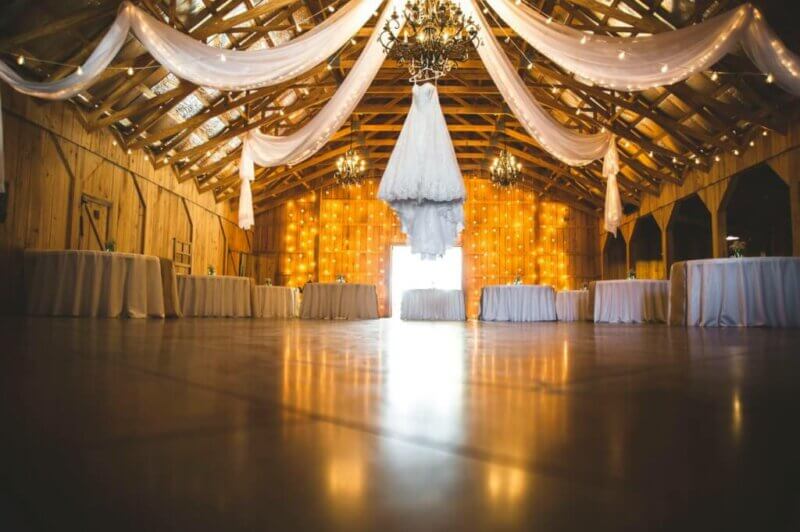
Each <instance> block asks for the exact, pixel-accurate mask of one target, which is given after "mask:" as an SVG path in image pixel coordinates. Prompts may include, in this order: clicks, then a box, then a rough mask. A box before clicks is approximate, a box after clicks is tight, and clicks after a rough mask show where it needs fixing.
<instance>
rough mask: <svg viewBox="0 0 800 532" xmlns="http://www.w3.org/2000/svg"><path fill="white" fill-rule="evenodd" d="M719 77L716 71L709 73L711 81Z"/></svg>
mask: <svg viewBox="0 0 800 532" xmlns="http://www.w3.org/2000/svg"><path fill="white" fill-rule="evenodd" d="M718 79H719V74H717V73H716V72H712V73H711V81H717V80H718Z"/></svg>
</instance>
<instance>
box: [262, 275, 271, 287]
mask: <svg viewBox="0 0 800 532" xmlns="http://www.w3.org/2000/svg"><path fill="white" fill-rule="evenodd" d="M264 284H265V285H267V286H272V279H271V278H269V277H267V278H266V279H265V280H264Z"/></svg>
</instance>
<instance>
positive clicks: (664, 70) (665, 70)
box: [661, 65, 669, 74]
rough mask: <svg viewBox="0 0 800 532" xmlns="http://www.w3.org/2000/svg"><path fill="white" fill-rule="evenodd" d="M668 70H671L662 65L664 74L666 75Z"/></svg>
mask: <svg viewBox="0 0 800 532" xmlns="http://www.w3.org/2000/svg"><path fill="white" fill-rule="evenodd" d="M667 70H669V67H668V66H667V65H662V66H661V72H662V73H663V74H666V73H667Z"/></svg>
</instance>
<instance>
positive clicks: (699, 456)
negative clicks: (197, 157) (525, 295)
mask: <svg viewBox="0 0 800 532" xmlns="http://www.w3.org/2000/svg"><path fill="white" fill-rule="evenodd" d="M0 335H4V336H3V339H4V340H5V342H4V344H3V345H7V346H9V350H8V353H11V356H8V354H6V353H4V354H3V356H1V357H0V379H1V380H0V387H1V388H0V389H3V390H4V391H5V395H4V397H5V400H4V401H3V402H0V416H2V417H0V420H2V421H5V426H14V427H20V428H19V429H17V430H11V431H7V434H6V436H5V437H4V438H3V439H0V445H2V446H3V450H4V452H5V456H13V457H15V460H6V461H5V462H3V463H2V464H0V476H2V478H4V479H10V481H9V482H8V483H7V485H9V486H12V487H13V489H14V490H16V495H15V497H17V499H19V500H28V499H29V498H31V499H30V500H36V501H40V500H44V501H46V502H47V504H48V505H49V506H50V507H51V508H52V507H57V508H59V509H60V511H62V512H67V513H69V514H70V515H71V516H72V517H71V519H70V520H66V521H65V520H64V519H61V518H59V519H57V520H56V516H58V515H61V514H59V513H58V512H51V513H52V516H53V519H54V521H52V523H51V522H49V521H48V522H47V524H52V525H53V526H48V527H44V529H52V528H53V527H55V526H56V525H63V523H66V522H71V523H72V522H76V521H75V520H77V522H79V523H80V522H87V523H93V524H95V525H97V524H103V525H111V524H114V525H119V524H120V523H119V521H118V520H117V519H118V518H121V517H120V516H124V518H125V519H127V521H125V522H126V523H128V524H130V525H131V526H133V525H134V524H137V525H139V526H138V527H137V529H138V530H142V529H158V528H159V527H154V526H152V525H153V523H154V522H158V520H159V519H162V518H166V517H165V516H169V517H168V519H169V520H170V522H172V523H173V525H174V526H177V528H178V529H182V530H204V529H207V530H220V529H226V530H238V529H242V530H247V529H276V530H300V529H311V530H322V529H336V530H348V531H349V530H378V529H381V530H382V529H386V530H411V529H414V530H417V529H419V530H453V529H457V530H496V529H520V530H531V529H537V528H538V529H543V530H551V529H565V530H571V529H576V528H587V527H588V528H591V529H592V530H603V529H608V530H615V531H617V530H626V529H627V530H642V529H648V528H652V527H653V526H655V528H658V526H660V525H664V524H665V523H669V524H671V525H675V526H676V527H677V528H685V527H681V526H680V525H682V524H685V521H684V519H685V518H687V516H691V517H692V519H696V520H697V521H696V522H697V523H706V524H708V525H709V526H710V527H711V528H712V529H713V527H714V526H717V525H719V523H720V521H718V519H719V516H720V515H726V516H727V515H730V516H732V517H731V518H730V519H727V521H726V522H727V523H728V524H731V523H733V524H741V523H745V524H749V522H748V520H747V517H748V515H749V514H747V513H744V514H743V513H742V512H744V509H746V508H747V505H750V507H751V508H757V509H758V512H760V513H761V515H763V514H764V513H765V512H766V511H767V510H771V512H772V513H771V514H770V515H772V516H782V517H785V515H786V514H781V512H780V508H777V509H776V507H775V506H774V503H775V501H783V502H782V504H783V503H785V502H786V501H787V500H788V499H787V497H789V496H790V494H791V493H792V491H791V489H792V488H791V487H789V486H788V485H784V484H783V483H782V482H783V479H786V478H788V479H791V478H794V477H795V476H796V475H795V473H797V474H800V462H799V461H798V459H797V458H796V452H795V451H796V449H797V448H800V441H798V438H797V437H795V436H794V435H793V434H792V433H790V432H787V431H786V430H785V427H786V426H787V425H786V423H787V419H794V417H795V416H793V415H792V414H800V412H797V410H798V408H797V405H798V404H800V401H798V393H800V392H798V387H797V385H796V382H797V381H798V379H800V360H798V357H796V354H795V351H796V346H797V342H798V340H800V331H760V330H750V331H709V330H706V331H698V330H686V329H677V328H672V329H670V328H667V327H658V326H644V327H626V326H619V327H611V326H609V327H602V326H598V327H594V326H592V325H591V324H574V325H572V324H570V325H565V324H536V325H526V324H481V323H477V322H468V323H425V322H409V323H404V322H400V321H396V320H380V321H372V322H351V323H348V322H304V321H299V320H295V321H285V322H281V321H270V320H180V321H174V322H156V321H148V320H142V321H138V322H133V321H130V322H129V321H124V320H111V321H108V320H105V321H102V322H100V321H98V320H28V321H22V322H16V323H12V324H11V325H7V324H6V325H4V324H3V323H2V322H0ZM765 353H767V354H765ZM786 416H788V418H787V417H786ZM20 420H23V423H22V424H20V422H19V421H20ZM65 453H66V454H67V455H68V456H70V458H69V460H65V459H61V458H60V457H61V456H62V455H63V454H65ZM73 464H79V467H73ZM778 471H780V474H779V475H778V474H777V473H776V472H778ZM748 486H759V488H758V489H751V488H749V487H748ZM131 501H135V503H134V502H131ZM699 501H702V503H703V505H702V506H697V505H696V502H697V504H699ZM731 501H738V503H739V504H737V505H732V504H731ZM743 501H747V504H744V502H743ZM740 509H741V511H740ZM0 510H2V508H0ZM723 510H724V512H728V513H724V512H723ZM737 511H738V512H739V513H737ZM4 515H6V514H4ZM48 515H49V514H48ZM36 518H37V519H45V520H46V519H49V517H47V516H42V517H39V516H38V515H37V517H36ZM704 518H707V519H706V520H704ZM774 518H775V517H773V523H774ZM142 520H144V521H142ZM692 522H693V523H695V521H692ZM91 528H92V527H91V526H86V527H84V529H91ZM102 528H107V529H110V528H114V529H117V528H119V526H103V527H102ZM123 528H124V527H123ZM734 528H735V527H734ZM773 529H776V530H778V529H780V527H773Z"/></svg>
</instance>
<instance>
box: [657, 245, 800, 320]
mask: <svg viewBox="0 0 800 532" xmlns="http://www.w3.org/2000/svg"><path fill="white" fill-rule="evenodd" d="M670 281H671V283H672V286H671V289H670V317H669V322H670V324H673V325H695V326H703V327H725V326H744V327H759V326H766V327H800V258H799V257H747V258H739V259H737V258H730V259H705V260H690V261H686V262H676V263H675V264H673V265H672V269H671V271H670Z"/></svg>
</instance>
